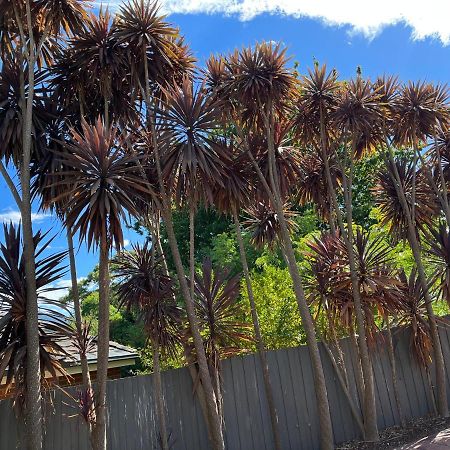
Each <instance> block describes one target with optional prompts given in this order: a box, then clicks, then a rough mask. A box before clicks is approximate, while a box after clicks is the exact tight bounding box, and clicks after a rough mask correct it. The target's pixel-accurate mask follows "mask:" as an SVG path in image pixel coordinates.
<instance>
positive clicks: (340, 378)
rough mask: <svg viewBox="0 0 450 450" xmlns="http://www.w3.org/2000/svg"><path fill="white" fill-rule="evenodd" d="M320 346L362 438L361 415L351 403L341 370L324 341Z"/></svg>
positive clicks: (362, 425)
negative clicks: (329, 362) (323, 349)
mask: <svg viewBox="0 0 450 450" xmlns="http://www.w3.org/2000/svg"><path fill="white" fill-rule="evenodd" d="M322 344H323V346H324V348H325V350H326V352H327V354H328V356H329V357H330V361H331V364H332V365H333V369H334V372H335V373H336V376H337V377H338V381H339V384H340V385H341V388H342V390H343V391H344V395H345V398H346V399H347V402H348V406H349V407H350V412H351V413H352V416H353V418H354V419H355V422H356V425H358V428H359V431H360V432H361V436H363V437H364V424H363V421H362V420H361V415H360V414H359V411H358V408H357V407H356V405H355V402H354V401H353V398H352V394H351V393H350V391H349V389H348V385H347V383H346V382H345V379H344V377H343V375H342V372H341V370H340V369H339V366H338V364H337V363H336V359H335V357H334V355H333V352H332V351H331V349H330V347H329V346H328V344H327V343H326V341H325V340H322Z"/></svg>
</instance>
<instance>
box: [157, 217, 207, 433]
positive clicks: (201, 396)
mask: <svg viewBox="0 0 450 450" xmlns="http://www.w3.org/2000/svg"><path fill="white" fill-rule="evenodd" d="M152 234H153V236H154V238H155V243H156V249H157V251H158V254H159V256H160V257H161V258H162V262H163V269H164V273H165V275H167V276H170V274H169V268H168V266H167V259H166V255H165V254H164V250H163V247H162V245H161V237H160V232H159V223H157V224H156V225H155V227H154V229H153V228H152ZM183 353H184V357H185V359H186V363H187V366H188V370H189V373H190V375H191V378H192V383H193V384H194V386H195V387H196V388H195V393H196V394H197V398H198V401H199V404H200V408H201V410H202V414H203V417H204V419H205V423H206V429H207V431H208V439H209V440H210V441H211V440H212V432H211V424H210V423H209V414H208V409H207V406H206V399H205V392H204V390H203V386H202V384H201V382H200V380H199V372H198V370H197V368H196V364H195V361H194V358H193V356H192V354H191V351H190V349H189V347H188V346H187V345H186V344H185V343H184V342H183Z"/></svg>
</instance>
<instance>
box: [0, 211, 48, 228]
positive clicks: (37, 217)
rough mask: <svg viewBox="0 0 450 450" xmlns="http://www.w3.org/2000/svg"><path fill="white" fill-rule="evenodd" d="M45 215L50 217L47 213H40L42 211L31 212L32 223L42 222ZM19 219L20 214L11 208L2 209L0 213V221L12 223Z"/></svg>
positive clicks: (17, 221)
mask: <svg viewBox="0 0 450 450" xmlns="http://www.w3.org/2000/svg"><path fill="white" fill-rule="evenodd" d="M47 217H50V216H49V215H48V214H42V213H32V214H31V220H32V221H33V222H34V223H38V222H42V221H43V220H45V219H46V218H47ZM20 221H21V216H20V212H19V211H15V210H12V209H8V210H4V211H3V212H1V213H0V222H7V223H9V222H12V223H14V224H16V225H17V224H18V223H19V222H20Z"/></svg>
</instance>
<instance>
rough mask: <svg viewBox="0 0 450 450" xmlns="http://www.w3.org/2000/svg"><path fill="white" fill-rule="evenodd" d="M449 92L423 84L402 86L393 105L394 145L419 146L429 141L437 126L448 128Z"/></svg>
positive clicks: (444, 88) (441, 87)
mask: <svg viewBox="0 0 450 450" xmlns="http://www.w3.org/2000/svg"><path fill="white" fill-rule="evenodd" d="M448 117H449V113H448V88H447V87H446V86H443V85H437V86H434V85H432V84H429V83H425V82H417V83H412V82H409V83H408V84H407V85H405V86H403V88H402V90H401V92H400V95H399V96H398V98H397V99H396V102H395V105H394V121H393V127H394V130H393V131H394V134H393V138H394V142H395V143H396V144H397V145H399V146H410V147H412V146H420V145H421V143H424V142H426V140H427V138H428V137H432V136H433V135H434V133H435V131H436V128H437V126H438V125H443V126H445V125H447V124H448Z"/></svg>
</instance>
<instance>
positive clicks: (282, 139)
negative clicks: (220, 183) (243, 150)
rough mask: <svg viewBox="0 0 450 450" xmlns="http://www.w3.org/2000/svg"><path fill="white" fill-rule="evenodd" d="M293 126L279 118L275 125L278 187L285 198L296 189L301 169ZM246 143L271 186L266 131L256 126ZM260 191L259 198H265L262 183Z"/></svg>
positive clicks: (299, 152) (299, 153)
mask: <svg viewBox="0 0 450 450" xmlns="http://www.w3.org/2000/svg"><path fill="white" fill-rule="evenodd" d="M292 127H293V123H292V122H291V121H288V120H281V119H280V120H277V121H276V122H275V124H274V127H273V143H274V147H275V166H276V174H277V176H278V187H279V190H280V194H281V197H282V198H283V199H285V200H287V199H288V198H289V196H290V195H291V194H292V193H293V192H294V191H295V185H296V182H297V180H298V177H299V175H300V171H301V149H300V148H298V147H296V146H295V145H292V138H291V131H292ZM246 145H247V146H248V149H249V150H250V152H251V154H252V155H253V157H254V158H255V160H256V162H257V163H258V165H259V167H260V169H261V172H262V173H263V175H264V177H265V179H266V181H267V183H268V184H269V186H270V178H269V175H270V172H269V151H268V142H267V137H266V135H265V132H264V131H262V130H260V129H259V128H254V129H253V130H252V131H251V132H250V133H249V135H248V137H247V142H246ZM258 191H259V194H260V195H259V198H261V199H263V200H265V199H266V198H267V195H266V191H265V189H264V187H263V186H262V185H261V187H260V188H259V189H258Z"/></svg>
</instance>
